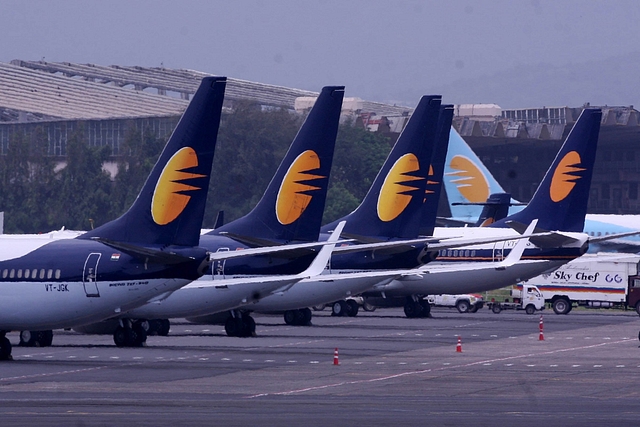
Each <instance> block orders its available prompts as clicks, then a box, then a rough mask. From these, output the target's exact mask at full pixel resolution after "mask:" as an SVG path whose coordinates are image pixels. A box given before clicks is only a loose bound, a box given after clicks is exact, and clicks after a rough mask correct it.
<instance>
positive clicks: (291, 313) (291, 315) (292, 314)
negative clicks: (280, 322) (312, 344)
mask: <svg viewBox="0 0 640 427" xmlns="http://www.w3.org/2000/svg"><path fill="white" fill-rule="evenodd" d="M283 317H284V323H286V324H287V325H289V326H293V325H295V324H296V311H295V310H287V311H285V312H284V316H283Z"/></svg>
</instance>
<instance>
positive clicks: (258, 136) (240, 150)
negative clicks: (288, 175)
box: [204, 103, 302, 228]
mask: <svg viewBox="0 0 640 427" xmlns="http://www.w3.org/2000/svg"><path fill="white" fill-rule="evenodd" d="M301 124H302V120H301V118H300V117H299V116H297V115H295V114H292V113H290V112H289V111H286V110H282V109H273V110H262V109H261V108H260V107H259V106H257V105H255V104H249V103H244V104H239V105H236V108H235V110H234V112H232V113H231V114H226V115H224V116H223V117H222V122H221V124H220V131H219V133H218V143H217V145H216V153H215V156H214V161H213V172H212V177H211V185H210V187H209V195H208V197H207V209H206V211H205V220H204V227H205V228H207V227H212V226H213V223H214V221H215V218H216V215H217V213H218V211H219V210H223V211H224V213H225V222H229V221H232V220H234V219H237V218H239V217H241V216H243V215H245V214H247V213H248V212H249V211H250V210H251V209H252V208H253V207H254V206H255V205H256V204H257V203H258V201H259V200H260V198H261V197H262V194H263V193H264V191H265V189H266V188H267V185H269V181H270V180H271V177H272V176H273V174H274V173H275V171H276V169H277V168H278V165H279V164H280V161H281V160H282V158H283V157H284V155H285V153H286V152H287V149H288V148H289V145H290V144H291V141H293V138H294V137H295V135H296V133H297V132H298V129H299V128H300V126H301Z"/></svg>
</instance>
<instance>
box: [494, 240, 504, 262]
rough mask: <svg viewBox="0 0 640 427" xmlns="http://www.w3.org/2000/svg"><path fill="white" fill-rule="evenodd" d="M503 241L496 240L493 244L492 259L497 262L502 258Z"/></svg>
mask: <svg viewBox="0 0 640 427" xmlns="http://www.w3.org/2000/svg"><path fill="white" fill-rule="evenodd" d="M504 243H505V242H496V243H494V245H493V261H494V262H499V261H502V260H503V259H504Z"/></svg>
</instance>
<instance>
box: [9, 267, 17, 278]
mask: <svg viewBox="0 0 640 427" xmlns="http://www.w3.org/2000/svg"><path fill="white" fill-rule="evenodd" d="M15 275H16V270H15V269H13V268H12V269H11V271H10V272H9V278H10V279H13V278H14V277H15Z"/></svg>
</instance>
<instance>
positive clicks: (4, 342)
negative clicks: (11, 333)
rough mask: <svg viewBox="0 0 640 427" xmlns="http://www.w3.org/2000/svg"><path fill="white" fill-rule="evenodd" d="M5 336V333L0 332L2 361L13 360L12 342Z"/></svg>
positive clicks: (0, 356)
mask: <svg viewBox="0 0 640 427" xmlns="http://www.w3.org/2000/svg"><path fill="white" fill-rule="evenodd" d="M5 334H6V332H5V331H0V360H13V356H11V342H10V341H9V338H7V337H6V336H5Z"/></svg>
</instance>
